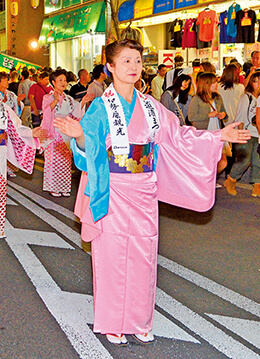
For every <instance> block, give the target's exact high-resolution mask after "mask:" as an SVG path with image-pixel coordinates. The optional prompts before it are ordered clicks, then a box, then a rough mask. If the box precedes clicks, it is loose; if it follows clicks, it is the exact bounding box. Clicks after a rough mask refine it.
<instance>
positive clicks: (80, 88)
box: [69, 69, 91, 102]
mask: <svg viewBox="0 0 260 359" xmlns="http://www.w3.org/2000/svg"><path fill="white" fill-rule="evenodd" d="M78 76H79V81H78V83H77V84H76V85H74V86H72V87H71V89H70V92H69V95H70V96H71V97H73V98H74V99H75V100H76V101H78V102H80V101H81V100H82V98H83V97H84V96H85V95H86V93H87V89H88V84H89V83H90V81H91V78H90V75H89V73H88V71H87V70H85V69H81V70H79V72H78Z"/></svg>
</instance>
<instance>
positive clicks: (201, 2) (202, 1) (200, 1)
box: [198, 0, 212, 4]
mask: <svg viewBox="0 0 260 359" xmlns="http://www.w3.org/2000/svg"><path fill="white" fill-rule="evenodd" d="M207 2H212V0H198V4H206V3H207Z"/></svg>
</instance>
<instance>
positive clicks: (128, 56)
mask: <svg viewBox="0 0 260 359" xmlns="http://www.w3.org/2000/svg"><path fill="white" fill-rule="evenodd" d="M107 66H108V70H109V71H110V72H111V73H112V74H113V80H114V83H115V84H117V85H118V84H121V85H125V84H134V83H135V82H136V81H138V79H139V78H140V76H141V72H142V66H143V65H142V58H141V55H140V53H139V51H137V50H135V49H129V48H128V47H126V48H125V49H123V50H122V51H121V52H120V53H119V54H118V55H117V56H116V58H115V60H114V64H107Z"/></svg>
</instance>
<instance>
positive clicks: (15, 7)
mask: <svg viewBox="0 0 260 359" xmlns="http://www.w3.org/2000/svg"><path fill="white" fill-rule="evenodd" d="M10 11H11V15H12V16H17V15H18V11H19V9H18V1H15V0H12V1H11V3H10Z"/></svg>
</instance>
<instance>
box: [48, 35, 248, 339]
mask: <svg viewBox="0 0 260 359" xmlns="http://www.w3.org/2000/svg"><path fill="white" fill-rule="evenodd" d="M105 51H106V59H107V64H106V66H107V68H108V70H109V72H110V73H111V74H112V77H113V83H112V84H111V85H110V86H109V87H108V88H107V89H106V90H105V92H104V94H103V95H102V97H100V98H97V99H95V100H94V101H93V102H92V104H91V105H90V107H89V109H88V111H87V113H86V114H85V115H84V117H83V119H82V120H81V122H80V124H79V123H78V122H76V121H74V120H73V119H71V118H69V117H66V118H65V119H61V118H56V119H55V120H54V125H55V126H57V127H58V128H59V130H60V131H61V132H64V133H66V134H67V135H70V136H72V137H74V139H72V141H71V148H72V151H73V154H74V159H75V163H76V165H77V166H78V168H80V169H81V170H82V171H85V172H83V174H82V176H81V182H80V186H79V189H78V195H77V200H76V206H75V213H76V215H77V216H78V217H79V218H80V220H81V222H82V239H83V240H84V241H92V243H91V253H92V264H93V287H94V314H95V315H94V332H99V333H102V334H106V337H107V339H108V341H109V342H111V343H114V344H117V345H126V344H127V338H126V336H125V334H132V335H133V336H134V337H135V338H136V339H137V340H139V341H140V342H142V343H149V342H152V341H153V340H154V336H153V334H152V332H151V331H152V326H153V313H154V306H155V289H156V272H157V249H158V200H160V201H163V202H167V203H170V204H173V205H177V206H180V207H184V208H189V209H192V210H197V211H207V210H208V209H210V208H211V207H212V205H213V204H214V200H215V178H216V171H217V163H218V161H219V159H220V157H221V153H222V146H223V143H224V142H223V141H232V142H234V141H235V142H241V143H245V142H246V141H247V139H249V138H250V134H249V133H248V131H241V130H236V129H235V126H237V125H238V124H237V123H235V124H232V125H230V126H227V127H225V129H223V130H218V131H215V132H208V131H198V130H196V129H195V128H193V127H188V126H182V127H181V126H180V123H179V120H178V118H177V117H176V115H175V114H174V113H172V112H170V111H168V110H167V109H166V108H165V107H164V106H163V105H162V104H160V103H159V102H157V101H156V100H155V99H153V98H152V97H151V96H146V95H144V94H142V93H140V92H138V91H137V90H136V89H134V84H135V82H136V81H137V80H138V79H139V78H140V75H141V71H142V51H143V47H142V46H141V45H140V44H139V43H137V42H136V41H133V40H128V39H125V40H122V41H119V42H117V41H116V42H114V43H112V44H109V45H107V46H106V50H105ZM86 172H87V173H86Z"/></svg>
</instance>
